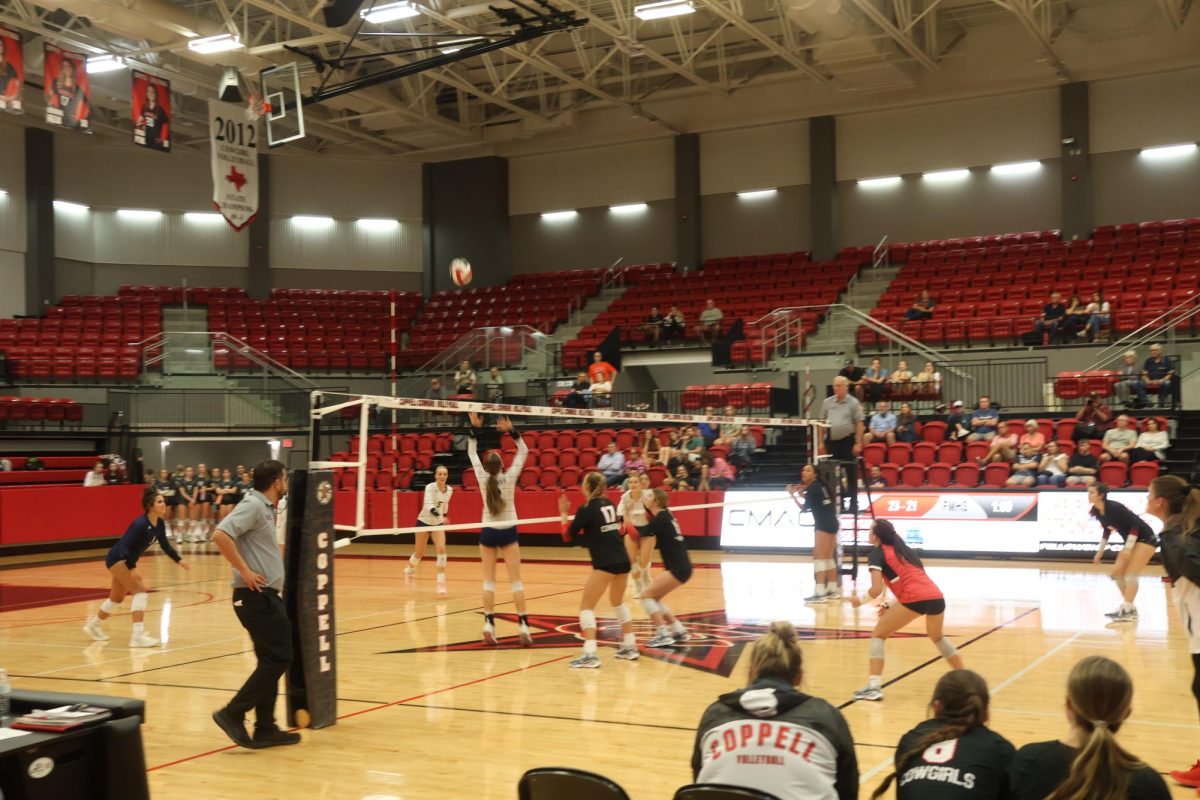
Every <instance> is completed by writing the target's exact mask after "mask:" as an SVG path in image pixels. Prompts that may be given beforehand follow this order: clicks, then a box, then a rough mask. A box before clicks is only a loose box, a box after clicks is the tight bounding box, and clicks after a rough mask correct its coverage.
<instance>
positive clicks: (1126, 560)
mask: <svg viewBox="0 0 1200 800" xmlns="http://www.w3.org/2000/svg"><path fill="white" fill-rule="evenodd" d="M1087 494H1088V501H1089V502H1090V503H1091V504H1092V508H1091V511H1090V512H1089V513H1090V514H1091V516H1093V517H1095V518H1096V520H1098V521H1099V522H1100V530H1101V533H1100V547H1099V549H1097V550H1096V555H1095V556H1094V557H1093V558H1092V562H1093V563H1095V564H1099V563H1100V561H1101V559H1103V558H1104V551H1105V550H1107V549H1108V537H1109V536H1111V535H1112V534H1113V533H1114V532H1115V533H1116V534H1117V535H1118V536H1120V537H1121V539H1122V540H1124V542H1125V544H1124V546H1123V547H1122V548H1121V552H1119V553H1117V563H1116V564H1114V565H1113V571H1112V579H1113V583H1115V584H1117V589H1118V590H1120V592H1121V605H1120V606H1119V607H1118V608H1117V610H1116V611H1110V612H1108V613H1107V614H1105V615H1104V616H1106V617H1108V618H1109V619H1111V620H1112V621H1113V622H1133V621H1134V620H1136V619H1137V618H1138V613H1137V609H1136V608H1135V607H1134V605H1133V600H1134V598H1136V597H1137V592H1138V579H1139V578H1140V577H1141V574H1142V570H1143V569H1145V568H1146V565H1147V564H1148V563H1150V557H1151V556H1153V555H1154V551H1155V550H1157V549H1158V537H1157V536H1155V535H1154V529H1153V528H1151V527H1150V526H1149V525H1147V524H1146V521H1145V520H1144V519H1142V518H1141V517H1139V516H1138V515H1137V514H1135V513H1133V512H1132V511H1130V510H1129V509H1128V508H1126V507H1125V506H1124V505H1122V504H1120V503H1118V502H1117V501H1116V500H1109V499H1108V487H1107V486H1105V485H1104V484H1103V483H1094V484H1092V485H1091V486H1089V487H1088V490H1087Z"/></svg>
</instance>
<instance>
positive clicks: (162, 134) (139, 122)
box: [130, 69, 171, 152]
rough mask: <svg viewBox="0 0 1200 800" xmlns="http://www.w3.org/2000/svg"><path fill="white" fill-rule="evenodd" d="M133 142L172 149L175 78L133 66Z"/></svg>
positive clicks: (144, 145) (152, 148)
mask: <svg viewBox="0 0 1200 800" xmlns="http://www.w3.org/2000/svg"><path fill="white" fill-rule="evenodd" d="M130 104H131V106H132V107H133V143H134V144H136V145H141V146H142V147H148V148H150V149H151V150H162V151H164V152H166V151H168V150H170V149H171V82H170V81H169V80H167V79H166V78H159V77H157V76H155V75H147V74H146V73H145V72H140V71H138V70H136V69H135V70H133V95H132V97H131V99H130Z"/></svg>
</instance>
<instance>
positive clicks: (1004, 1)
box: [992, 0, 1074, 81]
mask: <svg viewBox="0 0 1200 800" xmlns="http://www.w3.org/2000/svg"><path fill="white" fill-rule="evenodd" d="M992 2H994V3H995V4H996V5H998V6H1000V7H1001V8H1003V9H1004V10H1005V11H1008V12H1009V13H1010V14H1012V15H1014V16H1015V17H1016V18H1017V22H1019V23H1021V27H1022V28H1024V29H1025V31H1026V32H1027V33H1028V34H1029V35H1030V36H1032V37H1033V39H1034V40H1035V41H1036V42H1037V43H1038V44H1039V45H1040V46H1041V48H1042V52H1043V53H1045V55H1046V60H1047V61H1048V62H1049V63H1050V65H1051V66H1052V67H1054V72H1055V74H1056V75H1058V77H1059V78H1060V79H1061V80H1064V81H1071V80H1074V78H1072V77H1071V73H1070V71H1069V70H1068V69H1067V65H1066V64H1065V63H1064V62H1063V60H1062V59H1061V58H1059V57H1058V53H1056V52H1055V51H1054V40H1055V39H1056V38H1057V37H1058V33H1059V31H1061V30H1062V28H1061V26H1060V27H1058V28H1057V29H1056V28H1055V24H1054V4H1053V3H1052V2H1051V0H992ZM1067 13H1068V14H1069V13H1070V10H1069V8H1068V9H1067Z"/></svg>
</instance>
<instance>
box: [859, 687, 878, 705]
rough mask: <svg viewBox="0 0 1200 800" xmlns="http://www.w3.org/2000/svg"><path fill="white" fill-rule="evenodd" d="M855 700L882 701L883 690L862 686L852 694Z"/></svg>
mask: <svg viewBox="0 0 1200 800" xmlns="http://www.w3.org/2000/svg"><path fill="white" fill-rule="evenodd" d="M854 699H855V700H873V701H879V700H882V699H883V689H882V688H876V687H874V686H864V687H863V688H861V689H859V690H858V691H857V692H855V693H854Z"/></svg>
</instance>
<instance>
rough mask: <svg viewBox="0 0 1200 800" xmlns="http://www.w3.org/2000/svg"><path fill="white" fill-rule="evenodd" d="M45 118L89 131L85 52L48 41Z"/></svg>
mask: <svg viewBox="0 0 1200 800" xmlns="http://www.w3.org/2000/svg"><path fill="white" fill-rule="evenodd" d="M42 80H43V86H44V88H43V90H42V91H43V94H45V96H46V122H47V123H49V124H50V125H61V126H62V127H64V128H75V129H76V130H81V131H86V130H88V129H89V127H90V122H89V117H90V114H91V102H90V95H89V91H88V87H89V84H88V74H87V58H86V57H85V56H84V55H83V54H82V53H75V52H72V51H70V50H64V49H63V48H61V47H58V46H57V45H53V44H50V43H49V42H47V43H46V46H45V65H44V67H43V77H42Z"/></svg>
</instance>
